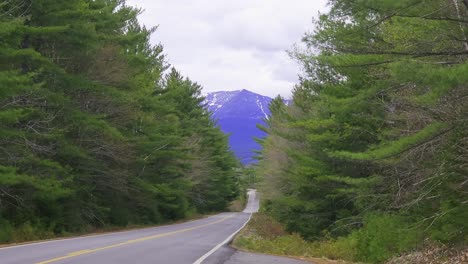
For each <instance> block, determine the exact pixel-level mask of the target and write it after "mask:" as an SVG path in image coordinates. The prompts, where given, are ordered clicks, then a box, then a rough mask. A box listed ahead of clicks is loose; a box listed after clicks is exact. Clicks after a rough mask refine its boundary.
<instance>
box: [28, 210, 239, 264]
mask: <svg viewBox="0 0 468 264" xmlns="http://www.w3.org/2000/svg"><path fill="white" fill-rule="evenodd" d="M233 216H234V214H232V215H229V216H226V217H224V218H222V219H221V220H218V221H215V222H211V223H208V224H204V225H199V226H194V227H190V228H185V229H180V230H176V231H172V232H167V233H162V234H158V235H153V236H147V237H141V238H137V239H131V240H127V241H125V242H122V243H117V244H113V245H109V246H105V247H99V248H93V249H85V250H80V251H75V252H71V253H69V254H67V255H65V256H61V257H56V258H53V259H49V260H45V261H41V262H37V263H36V264H48V263H52V262H57V261H60V260H64V259H69V258H73V257H76V256H81V255H85V254H89V253H93V252H97V251H101V250H105V249H111V248H115V247H120V246H124V245H129V244H134V243H138V242H143V241H147V240H151V239H156V238H160V237H166V236H170V235H175V234H179V233H183V232H187V231H192V230H195V229H199V228H202V227H205V226H209V225H214V224H218V223H221V222H223V221H225V220H226V219H229V218H231V217H233Z"/></svg>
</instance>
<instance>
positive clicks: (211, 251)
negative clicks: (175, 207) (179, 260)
mask: <svg viewBox="0 0 468 264" xmlns="http://www.w3.org/2000/svg"><path fill="white" fill-rule="evenodd" d="M250 218H252V213H250V216H249V219H247V221H245V223H244V224H243V225H242V226H241V228H239V229H237V230H236V231H235V232H234V233H232V234H231V235H230V236H229V237H228V238H226V239H225V240H224V241H223V242H221V243H219V244H218V245H216V246H215V247H214V248H212V249H211V250H210V251H208V252H206V254H205V255H203V256H201V257H200V258H199V259H197V260H196V261H195V262H194V263H193V264H201V263H202V262H203V261H204V260H205V259H207V258H208V257H209V256H211V255H212V254H213V253H215V252H216V250H218V249H219V248H221V247H222V246H224V245H226V244H227V243H228V242H229V241H231V239H232V238H233V237H234V236H235V235H236V234H237V233H239V232H240V231H241V230H242V229H243V228H244V227H245V226H246V225H247V223H248V222H249V221H250Z"/></svg>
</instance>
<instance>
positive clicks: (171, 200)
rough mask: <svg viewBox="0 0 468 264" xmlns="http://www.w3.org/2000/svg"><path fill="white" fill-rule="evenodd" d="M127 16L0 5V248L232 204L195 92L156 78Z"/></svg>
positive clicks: (219, 148) (36, 4)
mask: <svg viewBox="0 0 468 264" xmlns="http://www.w3.org/2000/svg"><path fill="white" fill-rule="evenodd" d="M139 13H140V10H138V9H135V8H133V7H129V6H126V5H125V1H122V0H10V1H1V2H0V242H8V241H18V240H25V239H37V238H43V237H49V236H53V235H60V234H65V233H68V232H81V231H86V230H92V229H94V228H104V227H107V226H127V225H139V224H153V223H161V222H165V221H169V220H175V219H180V218H183V217H186V216H189V215H191V214H194V213H199V212H201V213H203V212H208V211H217V210H223V209H225V208H226V206H227V205H228V204H229V202H230V201H232V200H233V199H235V198H236V197H237V196H238V193H239V183H238V175H237V170H235V167H237V166H238V165H239V163H238V161H237V160H236V159H235V157H234V156H233V154H232V153H231V151H230V150H229V148H228V141H227V136H225V135H224V134H223V133H222V132H221V131H220V130H219V129H218V128H216V125H215V123H214V122H213V121H212V120H211V117H210V114H209V113H208V112H207V111H206V110H205V109H204V108H203V107H202V106H201V102H202V101H203V98H202V96H201V94H200V92H201V87H200V86H199V85H198V84H196V83H194V82H192V81H190V80H189V79H187V78H184V77H183V76H181V75H180V74H179V73H178V72H177V71H176V70H174V69H172V70H168V68H169V65H168V64H167V62H166V61H165V58H164V55H163V49H162V46H161V45H156V46H152V45H151V44H150V41H149V40H150V36H151V34H152V33H153V32H154V31H155V29H148V28H145V27H144V26H142V25H140V24H139V23H138V21H137V15H138V14H139ZM156 19H157V18H156Z"/></svg>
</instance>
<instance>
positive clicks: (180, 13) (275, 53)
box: [127, 0, 326, 97]
mask: <svg viewBox="0 0 468 264" xmlns="http://www.w3.org/2000/svg"><path fill="white" fill-rule="evenodd" d="M325 2H326V0H289V1H284V0H238V1H230V0H216V1H213V0H172V1H169V0H129V1H127V3H128V4H129V5H134V6H138V7H141V8H143V9H145V12H144V13H143V14H142V15H141V16H140V20H141V22H143V23H144V24H145V25H146V26H148V27H152V26H156V25H159V28H158V30H157V32H156V33H155V34H154V36H153V38H152V42H153V43H155V44H156V43H162V44H163V46H164V50H165V53H166V54H167V55H168V58H169V62H170V63H171V64H172V65H173V66H174V67H176V68H177V69H178V70H179V71H181V72H182V73H183V74H184V75H187V76H188V77H189V78H190V79H192V80H193V81H196V82H198V83H199V84H201V85H202V86H203V87H204V91H205V92H211V91H219V90H239V89H248V90H251V91H253V92H257V93H260V94H264V95H268V96H276V95H277V94H281V95H283V96H286V97H289V96H290V94H291V89H292V87H293V86H294V84H295V82H296V81H297V75H298V74H299V67H298V66H297V65H296V63H295V62H294V61H292V60H291V59H289V58H288V56H287V54H286V50H287V49H290V48H291V47H292V45H293V44H294V43H297V42H299V41H300V38H301V36H302V35H303V33H304V32H306V31H308V30H310V29H311V27H312V18H313V17H316V16H317V14H318V12H319V10H325Z"/></svg>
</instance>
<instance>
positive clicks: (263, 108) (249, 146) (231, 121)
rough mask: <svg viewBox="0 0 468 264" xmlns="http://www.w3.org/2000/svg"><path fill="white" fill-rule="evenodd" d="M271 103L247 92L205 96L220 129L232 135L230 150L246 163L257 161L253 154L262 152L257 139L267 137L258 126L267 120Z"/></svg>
mask: <svg viewBox="0 0 468 264" xmlns="http://www.w3.org/2000/svg"><path fill="white" fill-rule="evenodd" d="M271 100H272V99H271V98H270V97H268V96H263V95H260V94H257V93H254V92H251V91H249V90H246V89H242V90H237V91H220V92H212V93H209V94H207V95H206V97H205V105H206V106H207V108H208V110H209V111H210V112H212V113H213V118H214V119H216V120H217V121H218V124H219V126H220V128H221V130H222V131H223V132H225V133H227V134H230V137H229V143H230V146H231V149H232V150H233V151H234V153H235V154H236V156H237V157H238V158H239V159H240V160H241V161H242V163H244V164H249V163H252V162H254V159H253V156H254V155H255V154H254V151H256V150H259V149H260V146H259V145H258V143H257V142H255V140H254V137H260V138H261V137H264V136H265V133H264V132H263V131H261V130H260V129H258V128H257V125H258V124H264V120H266V119H268V116H269V114H270V112H269V108H268V105H269V104H270V101H271Z"/></svg>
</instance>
